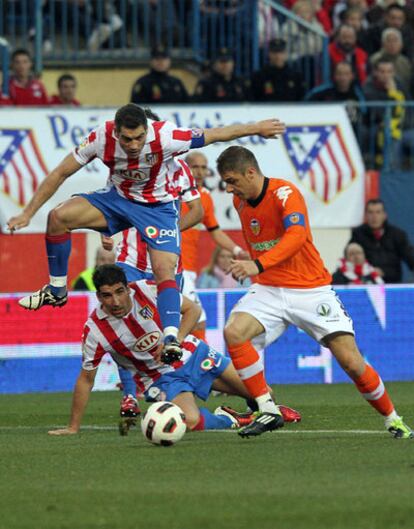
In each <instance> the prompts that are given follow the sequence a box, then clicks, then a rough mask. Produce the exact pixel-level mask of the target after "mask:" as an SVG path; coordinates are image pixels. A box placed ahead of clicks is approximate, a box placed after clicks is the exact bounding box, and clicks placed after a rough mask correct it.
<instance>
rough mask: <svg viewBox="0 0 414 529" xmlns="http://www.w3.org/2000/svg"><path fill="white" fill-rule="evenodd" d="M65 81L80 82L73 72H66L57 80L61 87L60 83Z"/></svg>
mask: <svg viewBox="0 0 414 529" xmlns="http://www.w3.org/2000/svg"><path fill="white" fill-rule="evenodd" d="M65 81H74V83H75V84H78V83H77V81H76V77H75V76H74V75H72V74H71V73H64V74H63V75H61V76H60V77H59V79H58V80H57V85H58V87H59V88H60V85H61V84H62V83H64V82H65Z"/></svg>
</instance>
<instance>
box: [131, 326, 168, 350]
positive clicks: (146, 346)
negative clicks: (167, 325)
mask: <svg viewBox="0 0 414 529" xmlns="http://www.w3.org/2000/svg"><path fill="white" fill-rule="evenodd" d="M160 338H161V333H160V332H159V331H152V332H149V333H147V334H144V336H141V338H139V340H137V341H136V342H135V345H134V347H133V349H134V351H137V353H145V352H146V351H149V350H150V349H152V348H153V347H154V346H155V345H157V343H158V342H159V340H160Z"/></svg>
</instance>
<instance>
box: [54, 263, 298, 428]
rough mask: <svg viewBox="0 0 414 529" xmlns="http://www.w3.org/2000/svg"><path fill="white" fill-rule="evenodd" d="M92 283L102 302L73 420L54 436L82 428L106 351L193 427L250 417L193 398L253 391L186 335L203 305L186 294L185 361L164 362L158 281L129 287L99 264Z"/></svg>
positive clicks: (88, 333) (115, 270)
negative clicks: (177, 408) (208, 406)
mask: <svg viewBox="0 0 414 529" xmlns="http://www.w3.org/2000/svg"><path fill="white" fill-rule="evenodd" d="M93 281H94V284H95V288H96V292H97V297H98V299H99V301H100V306H99V307H98V308H96V309H95V310H94V311H93V312H92V313H91V315H90V317H89V318H88V320H87V322H86V324H85V327H84V332H83V362H82V370H81V372H80V374H79V377H78V380H77V382H76V386H75V391H74V395H73V401H72V412H71V418H70V423H69V426H68V427H67V428H63V429H59V430H52V431H50V432H49V433H50V434H52V435H67V434H75V433H77V432H78V431H79V429H80V425H81V420H82V416H83V413H84V411H85V408H86V405H87V403H88V400H89V394H90V391H91V390H92V387H93V384H94V379H95V375H96V370H97V367H98V365H99V363H100V361H101V360H102V358H103V356H104V355H105V353H109V354H110V355H111V356H112V358H113V359H114V360H115V362H116V363H117V364H118V365H121V366H122V367H124V368H126V369H129V370H130V371H132V372H133V373H134V379H135V382H136V383H137V386H138V388H139V389H140V391H142V392H143V393H144V394H145V395H146V397H147V399H148V400H161V399H166V400H170V401H172V402H174V403H175V404H177V405H178V406H180V408H181V409H182V410H183V412H184V414H185V416H186V421H187V425H188V428H189V429H191V430H204V429H226V428H231V427H234V426H236V427H239V426H242V425H246V424H248V423H249V422H250V421H251V420H252V418H251V416H250V415H247V416H246V414H238V413H237V412H235V411H234V410H231V409H230V408H218V409H217V410H216V412H215V413H216V414H213V413H211V412H210V411H209V410H207V409H206V408H201V409H199V408H198V406H197V404H196V402H195V396H198V397H200V398H201V399H204V400H206V399H207V398H208V395H209V394H210V391H211V389H217V390H219V391H225V392H226V393H230V394H234V395H240V396H242V397H245V398H246V397H249V394H248V393H247V390H246V389H245V387H244V384H243V383H242V381H241V380H240V378H239V376H238V374H237V372H236V371H235V369H234V367H233V365H232V363H231V360H230V359H229V358H227V357H226V356H224V355H222V354H221V353H219V352H217V351H214V350H213V349H211V348H210V347H208V346H207V345H206V344H205V343H204V342H202V341H200V340H198V339H197V338H195V337H194V336H191V335H188V333H189V332H190V331H191V329H192V328H193V326H194V325H195V324H196V322H197V320H198V317H199V309H198V308H197V306H196V305H195V304H194V303H193V302H191V301H190V300H188V299H187V298H183V302H182V307H181V312H182V319H181V325H180V333H179V339H180V342H181V345H182V350H183V356H182V359H181V360H180V361H174V358H173V359H172V363H168V362H169V360H170V359H169V358H168V357H165V356H164V363H162V362H160V360H159V356H160V352H161V350H162V328H161V321H160V316H159V314H158V311H157V308H156V286H155V284H151V283H150V282H147V281H145V280H144V281H138V282H136V283H131V284H130V285H129V286H128V283H127V280H126V277H125V274H124V272H123V271H122V270H121V269H120V268H119V267H117V266H116V265H104V266H101V267H98V268H97V269H96V271H95V273H94V276H93ZM164 353H165V352H164ZM288 410H289V409H288ZM289 411H292V410H289ZM298 420H300V416H299V415H298Z"/></svg>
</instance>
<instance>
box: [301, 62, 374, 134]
mask: <svg viewBox="0 0 414 529" xmlns="http://www.w3.org/2000/svg"><path fill="white" fill-rule="evenodd" d="M332 79H333V80H332V82H330V83H327V84H323V85H321V86H317V87H316V88H314V89H313V90H311V91H310V92H308V93H307V94H306V97H305V101H312V102H320V101H324V102H331V103H332V102H336V101H340V102H344V103H347V105H346V110H347V112H348V116H349V119H350V120H351V123H352V125H353V126H354V127H356V126H357V125H358V124H359V122H360V120H359V117H360V113H361V112H362V113H365V112H366V107H365V97H364V93H363V91H362V88H361V87H360V86H359V84H358V83H356V82H355V75H354V72H353V71H352V66H351V65H350V64H349V63H348V62H338V63H337V64H336V66H335V67H334V72H333V76H332ZM354 103H358V105H355V104H354Z"/></svg>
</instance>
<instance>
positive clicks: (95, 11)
mask: <svg viewBox="0 0 414 529" xmlns="http://www.w3.org/2000/svg"><path fill="white" fill-rule="evenodd" d="M76 3H78V4H79V9H80V10H81V13H82V12H84V14H85V15H86V16H88V15H87V11H88V12H89V16H90V17H91V18H92V22H93V23H94V26H95V27H94V29H93V31H92V33H91V35H90V37H89V39H88V49H89V51H92V52H95V51H98V50H99V49H100V48H101V47H102V46H104V45H105V44H106V43H107V42H108V40H109V39H110V38H111V35H113V34H115V33H116V32H117V31H119V30H120V29H121V28H122V26H123V21H122V18H121V17H120V16H119V14H118V13H117V11H116V7H115V5H114V4H115V2H114V1H113V0H104V2H102V3H101V5H98V2H95V1H93V0H76ZM81 13H80V14H81ZM81 23H83V24H84V20H82V16H81Z"/></svg>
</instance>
